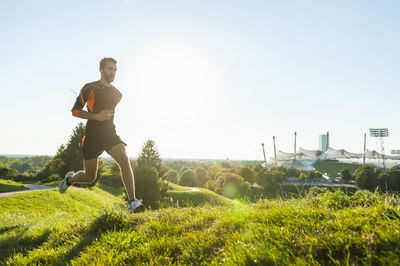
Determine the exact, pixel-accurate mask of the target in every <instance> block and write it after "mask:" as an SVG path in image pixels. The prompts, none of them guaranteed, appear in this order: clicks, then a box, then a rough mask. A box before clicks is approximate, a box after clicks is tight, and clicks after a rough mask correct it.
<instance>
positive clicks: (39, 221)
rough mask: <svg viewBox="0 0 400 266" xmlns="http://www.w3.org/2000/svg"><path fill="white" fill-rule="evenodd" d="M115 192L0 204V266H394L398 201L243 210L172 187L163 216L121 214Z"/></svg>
mask: <svg viewBox="0 0 400 266" xmlns="http://www.w3.org/2000/svg"><path fill="white" fill-rule="evenodd" d="M121 192H122V190H119V189H115V188H111V187H108V186H105V185H97V186H95V187H93V188H92V189H85V188H76V187H73V188H71V189H69V190H68V191H67V193H66V194H63V195H61V194H59V193H58V192H57V189H56V188H52V189H49V190H43V191H33V192H27V193H21V194H17V195H12V196H8V197H2V198H0V233H1V234H0V264H6V265H8V264H9V265H26V264H56V265H65V264H70V265H87V264H89V265H95V264H96V265H97V264H100V265H105V264H107V265H109V264H121V265H132V264H135V265H141V264H142V265H143V264H146V265H147V264H150V265H159V264H163V265H168V264H212V265H215V264H224V265H260V264H263V265H283V264H285V265H288V264H293V265H350V264H357V265H363V264H365V265H376V264H378V265H380V264H381V265H396V264H397V265H398V264H400V259H399V258H400V256H399V255H400V244H399V243H400V230H399V228H400V200H399V198H398V196H394V195H388V194H380V193H371V192H367V191H361V190H360V191H357V192H356V193H355V194H354V195H351V196H350V195H346V194H344V193H343V192H340V191H336V192H329V191H324V190H318V191H317V190H311V191H310V192H309V193H308V194H306V195H305V196H303V197H300V198H297V199H286V200H284V199H261V200H259V201H257V202H256V203H246V202H243V201H239V200H230V199H226V198H223V197H222V196H220V195H217V194H215V193H213V192H211V191H207V190H206V189H204V188H202V189H199V190H196V191H194V190H193V189H191V188H186V187H181V186H178V185H173V186H171V187H170V193H169V197H170V198H169V201H168V204H167V205H165V206H164V207H163V208H160V209H157V210H146V211H145V212H143V213H138V214H133V215H129V214H127V213H126V205H125V203H124V201H123V197H122V194H121ZM221 197H222V198H221ZM182 203H185V204H182Z"/></svg>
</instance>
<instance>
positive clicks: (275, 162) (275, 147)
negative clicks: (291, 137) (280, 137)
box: [272, 136, 278, 166]
mask: <svg viewBox="0 0 400 266" xmlns="http://www.w3.org/2000/svg"><path fill="white" fill-rule="evenodd" d="M272 139H273V140H274V156H275V166H276V165H277V164H278V163H277V161H276V145H275V136H273V137H272Z"/></svg>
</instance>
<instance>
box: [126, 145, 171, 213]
mask: <svg viewBox="0 0 400 266" xmlns="http://www.w3.org/2000/svg"><path fill="white" fill-rule="evenodd" d="M158 171H162V167H161V159H160V154H159V152H158V150H157V149H156V148H155V143H154V141H152V140H147V141H146V142H145V143H144V144H143V146H142V150H141V151H140V153H139V157H138V159H137V163H136V164H135V165H134V170H133V172H134V178H135V188H136V189H135V192H136V197H137V198H141V199H143V204H144V205H145V206H150V207H152V208H157V207H158V206H159V205H160V202H161V201H162V200H164V198H165V196H166V193H167V189H168V185H167V184H166V183H164V182H163V181H162V180H161V178H160V177H159V175H160V172H158Z"/></svg>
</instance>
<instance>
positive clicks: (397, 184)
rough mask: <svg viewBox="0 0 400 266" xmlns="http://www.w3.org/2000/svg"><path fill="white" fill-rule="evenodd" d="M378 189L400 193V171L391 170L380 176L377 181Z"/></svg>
mask: <svg viewBox="0 0 400 266" xmlns="http://www.w3.org/2000/svg"><path fill="white" fill-rule="evenodd" d="M377 183H378V187H379V189H380V190H381V191H384V192H400V170H399V169H397V168H394V167H393V168H391V169H389V170H387V171H386V172H385V173H383V174H380V175H379V176H378V179H377Z"/></svg>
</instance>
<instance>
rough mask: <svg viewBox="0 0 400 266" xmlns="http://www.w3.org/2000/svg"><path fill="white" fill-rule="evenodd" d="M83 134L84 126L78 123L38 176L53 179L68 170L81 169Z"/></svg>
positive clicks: (60, 177)
mask: <svg viewBox="0 0 400 266" xmlns="http://www.w3.org/2000/svg"><path fill="white" fill-rule="evenodd" d="M84 135H85V126H84V125H83V123H79V124H78V125H77V126H76V127H75V129H74V131H73V132H72V135H71V136H70V138H69V140H68V142H67V144H66V145H64V144H61V145H60V147H59V148H58V150H57V154H56V156H54V157H53V158H52V159H51V160H50V161H49V162H48V163H47V164H46V165H45V166H44V168H43V169H42V171H41V172H40V173H39V174H38V177H39V178H40V179H42V180H46V181H53V179H62V178H63V177H64V175H65V174H66V173H67V172H68V171H71V170H73V171H79V170H81V169H83V156H82V138H83V136H84ZM50 177H51V178H50ZM49 178H50V179H51V180H50V179H49Z"/></svg>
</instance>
